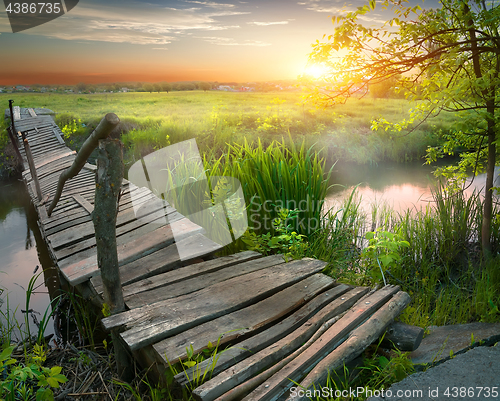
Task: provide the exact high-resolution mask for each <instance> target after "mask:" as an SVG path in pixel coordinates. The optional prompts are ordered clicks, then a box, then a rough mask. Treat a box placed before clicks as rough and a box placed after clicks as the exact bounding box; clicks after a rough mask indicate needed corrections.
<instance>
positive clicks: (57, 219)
mask: <svg viewBox="0 0 500 401" xmlns="http://www.w3.org/2000/svg"><path fill="white" fill-rule="evenodd" d="M80 196H82V197H83V198H84V199H85V200H86V201H87V202H89V200H88V199H89V198H92V199H93V198H94V191H93V190H92V191H90V192H83V193H82V194H81V195H80ZM149 196H153V195H151V194H149ZM61 199H62V200H64V197H61ZM145 201H147V198H143V199H139V200H136V203H135V205H140V204H141V203H142V202H145ZM89 203H90V204H91V205H92V202H89ZM132 207H133V205H132V203H131V202H125V203H121V202H120V207H119V210H118V213H122V212H125V211H126V210H129V209H131V208H132ZM90 219H91V218H90V216H89V214H88V213H87V211H86V210H82V209H81V208H79V207H78V208H77V207H75V208H73V209H71V210H68V211H67V212H66V213H64V214H62V215H61V214H57V215H55V216H54V215H53V216H51V217H50V218H48V219H47V220H44V221H43V222H42V223H43V225H44V228H45V233H46V235H52V234H54V233H56V232H59V231H62V230H65V229H67V228H70V227H73V226H77V225H78V224H81V223H85V222H89V221H90Z"/></svg>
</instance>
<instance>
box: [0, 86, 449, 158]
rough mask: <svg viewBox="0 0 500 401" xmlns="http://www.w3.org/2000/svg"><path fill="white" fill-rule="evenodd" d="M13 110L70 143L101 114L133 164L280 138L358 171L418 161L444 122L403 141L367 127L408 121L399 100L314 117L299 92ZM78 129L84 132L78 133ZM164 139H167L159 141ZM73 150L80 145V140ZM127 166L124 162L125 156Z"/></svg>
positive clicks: (172, 96)
mask: <svg viewBox="0 0 500 401" xmlns="http://www.w3.org/2000/svg"><path fill="white" fill-rule="evenodd" d="M8 99H14V101H15V103H14V105H17V106H20V107H45V108H49V109H51V110H53V111H54V112H55V113H57V114H56V121H57V122H58V123H59V124H60V125H61V126H66V125H68V126H69V125H70V124H71V123H72V122H73V121H76V122H78V124H77V126H75V127H74V129H73V130H71V131H72V132H68V136H71V137H72V138H69V139H70V140H73V141H74V142H75V144H76V145H78V143H79V140H78V136H79V135H82V136H86V135H88V134H89V133H90V130H91V129H92V128H93V127H95V126H96V124H97V123H98V122H99V121H100V119H101V118H102V117H103V116H104V115H105V114H106V113H109V112H113V113H115V114H117V115H118V116H119V117H120V119H121V121H122V124H121V131H122V134H123V135H122V140H123V142H124V143H125V145H126V146H127V148H128V150H129V155H134V156H135V158H136V157H138V155H139V154H144V153H149V152H150V151H152V150H153V149H155V148H159V147H162V146H166V145H167V144H168V143H175V142H179V141H182V140H185V139H191V138H196V140H197V143H198V146H199V148H200V150H201V151H202V152H203V153H207V152H212V153H216V154H217V155H220V154H222V153H223V152H224V151H225V149H226V144H228V143H239V144H242V143H243V142H244V140H245V139H246V140H247V141H249V142H255V141H256V139H258V138H259V139H261V141H262V142H263V143H264V144H269V143H270V142H272V141H273V140H275V139H281V138H282V137H285V138H288V137H289V135H291V137H292V140H293V141H294V142H296V143H301V142H302V140H306V143H307V145H312V144H317V146H316V149H317V150H318V151H319V150H321V154H322V155H323V156H325V157H326V158H327V159H328V161H329V162H335V161H337V160H340V161H347V162H355V163H360V164H365V163H371V164H376V163H378V162H382V161H396V162H408V161H412V160H418V159H420V158H421V157H422V156H423V155H424V154H425V149H426V148H427V146H430V145H435V144H437V143H438V142H439V138H440V133H441V132H444V131H446V129H447V126H448V125H449V121H450V120H451V119H453V116H452V115H445V114H443V115H441V116H439V117H437V118H434V119H432V120H429V121H428V122H426V123H424V124H422V125H421V126H419V127H418V128H417V129H415V130H414V131H413V132H411V133H410V134H404V133H403V134H395V133H391V132H386V131H385V130H383V129H379V130H378V131H372V130H371V125H372V120H373V119H376V118H380V117H384V118H385V119H387V120H389V121H400V120H402V119H404V118H407V117H408V115H409V108H410V106H409V103H408V102H407V101H405V100H403V99H372V98H368V97H367V98H363V99H351V100H350V101H349V102H348V103H347V104H339V105H337V106H335V107H334V108H332V109H326V110H322V109H317V108H316V107H315V106H313V105H312V104H310V103H307V102H306V101H305V100H304V94H303V93H301V92H285V91H283V92H265V93H257V92H255V93H253V92H220V91H208V92H202V91H188V92H170V93H165V92H162V93H109V94H90V95H87V94H86V95H80V94H34V93H26V94H20V93H14V94H0V102H2V103H4V104H5V105H6V107H7V106H8V102H7V100H8ZM82 124H84V126H82ZM167 136H168V139H167ZM80 142H81V139H80ZM131 158H132V156H131Z"/></svg>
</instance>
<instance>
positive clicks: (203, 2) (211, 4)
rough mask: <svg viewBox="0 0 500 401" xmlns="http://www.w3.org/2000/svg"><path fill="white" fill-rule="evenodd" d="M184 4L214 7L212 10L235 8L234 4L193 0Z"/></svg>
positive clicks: (187, 0) (186, 0) (188, 0)
mask: <svg viewBox="0 0 500 401" xmlns="http://www.w3.org/2000/svg"><path fill="white" fill-rule="evenodd" d="M184 1H185V2H186V3H194V4H201V5H204V6H207V7H214V8H232V7H235V5H234V4H225V3H215V2H213V1H195V0H184Z"/></svg>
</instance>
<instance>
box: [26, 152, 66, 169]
mask: <svg viewBox="0 0 500 401" xmlns="http://www.w3.org/2000/svg"><path fill="white" fill-rule="evenodd" d="M75 154H76V152H75V151H74V150H66V151H62V152H60V153H56V154H54V155H52V156H50V157H47V158H45V159H44V160H43V161H40V162H39V163H35V164H36V168H37V171H38V169H39V168H41V167H44V166H45V165H47V164H50V163H53V162H55V161H58V160H60V159H64V158H72V159H73V158H74V155H75Z"/></svg>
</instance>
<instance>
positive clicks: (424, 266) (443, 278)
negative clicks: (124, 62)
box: [0, 91, 500, 399]
mask: <svg viewBox="0 0 500 401" xmlns="http://www.w3.org/2000/svg"><path fill="white" fill-rule="evenodd" d="M302 95H303V94H302V93H299V92H275V93H231V92H216V91H210V92H196V91H193V92H171V93H118V94H93V95H78V94H60V95H56V94H50V95H49V94H3V95H0V101H3V103H4V104H6V105H7V104H8V102H7V99H10V98H13V99H14V100H15V105H18V106H21V107H45V108H49V109H52V110H53V111H54V112H56V113H57V114H56V116H55V119H56V122H58V124H59V126H60V127H61V129H62V130H63V132H64V134H65V140H66V142H67V144H69V145H70V146H71V147H73V148H76V149H78V147H79V146H80V145H81V143H82V142H83V140H84V139H85V138H86V137H87V136H88V134H89V133H90V132H91V130H92V129H93V127H95V126H96V125H97V124H98V123H99V121H100V119H101V118H102V117H103V116H104V115H105V114H106V113H108V112H114V113H116V114H117V115H118V116H119V117H120V119H121V121H122V124H121V127H120V134H121V139H122V141H123V142H124V144H125V149H126V154H125V161H126V163H127V165H128V166H130V165H131V164H132V163H133V162H135V161H136V160H138V159H139V158H140V157H141V156H144V155H146V154H148V153H150V152H153V151H155V150H158V149H160V148H163V147H165V146H168V145H170V144H174V143H177V142H180V141H183V140H187V139H192V138H196V141H197V144H198V147H199V149H200V152H201V156H202V160H203V164H204V166H203V167H204V170H205V172H206V173H207V176H208V178H209V180H211V179H212V177H218V176H231V177H235V178H237V179H238V180H239V181H240V182H241V183H242V189H243V193H244V196H245V201H246V203H247V205H251V204H252V199H253V197H255V196H258V197H259V199H260V201H264V200H266V201H269V202H270V204H271V205H274V206H276V207H272V208H271V209H270V210H267V211H266V210H263V209H259V211H258V216H257V217H258V218H256V219H255V216H253V217H254V220H252V221H249V226H250V227H251V229H250V230H249V231H248V232H247V234H245V235H244V236H243V237H242V238H241V239H240V240H238V241H237V242H236V243H234V244H232V245H231V246H230V247H228V248H226V249H225V252H227V253H232V252H235V251H237V250H241V249H255V250H258V251H259V252H261V253H263V254H272V253H283V254H285V255H286V256H287V257H288V258H300V257H304V256H309V257H315V258H318V259H322V260H325V261H326V262H328V265H327V268H326V269H325V273H327V274H329V275H331V276H332V277H334V278H336V279H337V280H338V281H340V282H346V283H350V284H357V285H370V286H375V285H382V284H383V283H384V282H387V283H391V284H398V285H400V286H401V288H402V289H403V290H405V291H407V292H408V293H409V294H410V296H411V297H412V303H411V305H410V306H409V307H408V308H407V309H406V311H405V312H404V313H403V315H402V316H401V319H402V320H403V321H404V322H407V323H409V324H415V325H419V326H421V327H424V328H427V327H428V326H429V325H433V324H437V325H444V324H455V323H467V322H472V321H484V322H498V321H500V312H499V309H498V307H499V305H500V290H499V289H500V258H499V257H498V252H499V251H500V243H499V239H500V218H498V216H499V215H500V210H499V209H498V208H497V209H496V210H495V214H496V215H497V218H496V219H495V221H494V223H493V234H492V238H493V247H494V255H497V256H496V257H493V258H491V259H489V260H485V259H483V257H482V255H481V252H480V246H479V243H478V240H477V237H478V233H479V232H480V229H481V221H482V203H481V197H480V196H479V195H478V194H476V195H473V196H471V197H469V198H465V197H464V195H463V194H461V193H453V194H451V193H450V192H449V188H447V187H446V185H444V184H442V185H441V184H440V185H438V186H437V187H436V188H435V192H434V201H433V202H431V203H430V204H429V206H428V207H427V208H426V209H424V210H421V211H414V210H408V211H406V212H403V213H396V212H394V211H393V210H390V209H388V208H386V207H384V206H382V205H373V209H372V212H371V216H366V215H365V214H364V213H363V212H362V211H361V209H360V207H359V204H360V199H359V197H358V196H357V195H356V191H355V190H354V191H353V193H352V194H351V196H350V197H349V198H347V199H345V201H344V203H343V204H342V205H340V206H339V207H337V208H335V209H332V210H329V211H325V210H322V209H321V206H322V205H323V201H324V199H325V196H326V193H327V191H328V188H329V186H330V185H331V184H332V183H335V177H332V176H331V170H330V168H331V166H332V165H333V164H334V163H335V162H355V163H359V164H377V163H380V162H383V161H393V162H399V163H405V162H409V161H412V160H421V158H422V157H423V156H424V155H425V150H426V148H427V147H428V146H432V145H436V144H439V143H440V141H441V138H442V134H443V133H446V132H448V131H449V130H450V125H451V122H452V120H453V118H454V117H453V116H452V115H447V114H442V115H440V116H439V117H437V118H434V119H432V120H429V121H427V122H425V123H423V124H421V125H420V126H418V128H416V129H415V130H413V131H412V132H411V133H407V134H405V133H399V134H396V133H392V132H389V131H385V130H383V129H379V130H376V131H372V130H371V125H372V120H373V119H376V118H380V117H383V118H385V119H386V120H389V121H391V120H392V121H400V120H402V119H404V118H407V117H408V115H409V107H410V106H409V103H408V102H406V101H405V100H402V99H372V98H363V99H351V100H350V101H349V102H348V103H347V104H343V105H342V104H341V105H337V106H335V107H334V108H331V109H327V110H322V109H316V108H314V106H312V105H310V104H308V103H305V102H304V100H303V97H302ZM3 135H5V134H3ZM4 142H5V141H4ZM183 190H184V188H183ZM190 190H191V187H189V186H186V188H185V193H184V192H183V193H179V194H176V196H178V197H180V198H178V199H176V201H175V202H176V203H178V204H181V205H182V204H183V203H186V202H183V200H182V197H183V196H189V191H190ZM214 192H215V191H214ZM451 195H452V196H451ZM210 196H211V198H210V199H207V200H208V201H213V198H215V197H216V196H217V194H216V193H213V194H211V195H210ZM313 200H314V202H313ZM302 204H303V205H306V206H304V207H300V208H297V207H296V206H295V205H302ZM277 205H280V206H279V207H278V206H277ZM180 211H181V213H182V212H183V211H182V210H180ZM369 217H370V218H369ZM263 220H268V221H272V225H271V226H270V227H267V228H266V227H264V228H262V227H256V226H255V225H252V223H255V221H263ZM301 221H315V229H314V230H311V229H310V228H311V227H310V226H307V225H305V226H304V225H301V223H300V222H301ZM368 221H370V225H369V226H368V224H367V222H368ZM370 358H372V356H368V357H367V359H366V361H365V368H367V369H365V371H367V372H369V373H370V374H371V375H372V377H371V378H368V379H367V378H365V379H364V380H365V382H363V383H365V384H366V383H368V384H369V385H370V386H373V387H374V388H377V386H378V387H379V386H380V385H381V384H380V383H381V382H376V384H375V382H374V381H373V375H374V374H375V373H378V374H380V376H379V378H387V377H389V376H390V374H391V372H387V371H386V370H384V369H385V368H386V366H384V367H381V366H379V365H376V361H377V360H378V359H377V358H378V357H377V356H376V355H375V356H373V359H370ZM398 358H399V359H398ZM391 363H392V362H391ZM396 363H397V364H399V365H395V364H396ZM402 365H404V366H405V372H409V371H411V368H412V367H411V363H408V360H407V359H405V357H404V356H402V355H399V356H398V357H397V358H394V364H393V365H390V364H389V365H387V366H388V368H387V369H393V370H394V371H395V370H397V369H400V368H401V366H402ZM178 368H179V367H178ZM180 368H182V367H180ZM382 368H383V369H382ZM392 373H394V372H392ZM368 376H369V375H368ZM398 378H399V377H398ZM370 380H372V381H370ZM384 380H385V379H384ZM391 380H392V379H391ZM395 380H396V377H395V376H394V378H393V380H392V381H395ZM382 384H383V385H384V387H387V385H388V384H390V383H389V382H387V381H384V382H383V383H382ZM346 385H347V384H346ZM349 385H351V384H349ZM356 385H364V384H359V382H357V383H356ZM132 390H133V389H132ZM134 391H135V390H134ZM184 398H185V399H186V398H189V395H185V397H184Z"/></svg>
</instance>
